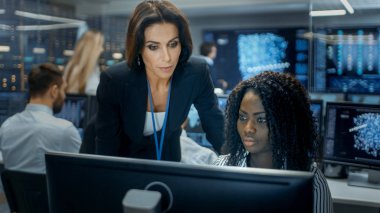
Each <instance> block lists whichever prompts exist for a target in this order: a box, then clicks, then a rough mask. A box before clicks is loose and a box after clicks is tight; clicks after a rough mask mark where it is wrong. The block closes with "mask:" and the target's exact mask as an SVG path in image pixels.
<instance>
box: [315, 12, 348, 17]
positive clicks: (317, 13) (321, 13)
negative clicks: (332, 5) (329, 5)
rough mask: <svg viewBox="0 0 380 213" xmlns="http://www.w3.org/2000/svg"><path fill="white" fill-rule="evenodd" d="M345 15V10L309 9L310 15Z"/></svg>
mask: <svg viewBox="0 0 380 213" xmlns="http://www.w3.org/2000/svg"><path fill="white" fill-rule="evenodd" d="M343 15H346V11H345V10H316V11H310V16H313V17H314V16H343Z"/></svg>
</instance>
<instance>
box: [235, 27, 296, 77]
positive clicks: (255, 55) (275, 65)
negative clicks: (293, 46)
mask: <svg viewBox="0 0 380 213" xmlns="http://www.w3.org/2000/svg"><path fill="white" fill-rule="evenodd" d="M288 45H289V43H288V42H287V41H286V40H285V39H284V38H283V37H281V36H278V35H275V34H273V33H258V34H250V35H239V36H238V39H237V46H238V61H239V70H240V73H241V76H242V78H243V80H246V79H248V78H250V77H252V76H255V75H257V74H259V73H261V72H263V71H266V70H272V71H278V72H283V71H284V69H286V68H289V66H290V63H289V62H288V61H287V60H286V49H287V48H288Z"/></svg>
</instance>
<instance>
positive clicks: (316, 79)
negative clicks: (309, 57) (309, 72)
mask: <svg viewBox="0 0 380 213" xmlns="http://www.w3.org/2000/svg"><path fill="white" fill-rule="evenodd" d="M379 32H380V28H356V29H353V28H347V29H330V28H321V29H317V30H316V31H315V39H314V74H313V83H312V88H313V90H314V91H315V92H342V93H358V94H380V84H379V83H378V82H379V81H380V42H379V41H380V33H379Z"/></svg>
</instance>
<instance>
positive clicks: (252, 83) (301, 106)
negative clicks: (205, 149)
mask: <svg viewBox="0 0 380 213" xmlns="http://www.w3.org/2000/svg"><path fill="white" fill-rule="evenodd" d="M247 90H252V91H253V92H254V93H255V94H256V95H258V96H259V97H260V99H261V101H262V104H263V106H264V109H265V113H266V119H267V124H268V128H269V140H270V143H271V145H272V147H273V150H272V151H273V154H272V156H273V168H276V169H281V168H284V169H290V170H300V171H309V169H310V166H311V164H312V162H313V161H317V160H319V158H320V157H319V155H320V151H319V147H320V146H319V140H318V133H317V126H316V121H315V118H313V115H312V112H311V110H310V98H309V95H308V93H307V91H306V90H305V88H304V87H303V86H302V84H301V83H300V82H299V81H298V80H296V79H295V78H294V77H292V76H291V75H290V74H284V73H278V72H272V71H266V72H263V73H261V74H259V75H257V76H255V77H252V78H250V79H248V80H245V81H242V82H240V83H239V84H238V85H237V86H236V87H235V88H234V89H233V91H232V92H231V94H230V96H229V97H228V100H227V107H226V122H225V138H226V143H225V144H224V147H223V150H222V152H223V153H224V154H230V158H229V160H228V162H227V164H228V165H231V166H236V165H238V163H239V162H240V161H241V160H243V158H244V157H245V153H246V150H245V148H244V145H243V143H242V141H241V138H240V136H239V133H238V130H237V120H238V117H239V109H240V103H241V101H242V99H243V97H244V95H245V93H246V92H247Z"/></svg>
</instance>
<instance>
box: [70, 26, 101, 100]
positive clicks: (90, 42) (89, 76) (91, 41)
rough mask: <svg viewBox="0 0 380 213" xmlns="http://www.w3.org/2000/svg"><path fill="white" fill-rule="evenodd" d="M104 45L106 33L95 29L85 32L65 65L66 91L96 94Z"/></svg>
mask: <svg viewBox="0 0 380 213" xmlns="http://www.w3.org/2000/svg"><path fill="white" fill-rule="evenodd" d="M103 46H104V35H103V33H101V32H99V31H95V30H89V31H87V32H85V33H84V34H83V35H82V37H81V38H80V39H79V40H78V42H77V44H76V46H75V49H74V54H73V56H72V57H71V58H70V60H69V62H68V63H67V65H66V67H65V72H64V73H65V75H64V78H65V80H66V81H67V89H66V93H70V94H87V95H96V89H97V87H98V84H99V76H100V69H99V64H98V59H99V57H100V54H101V53H102V52H103V50H104V48H103Z"/></svg>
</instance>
